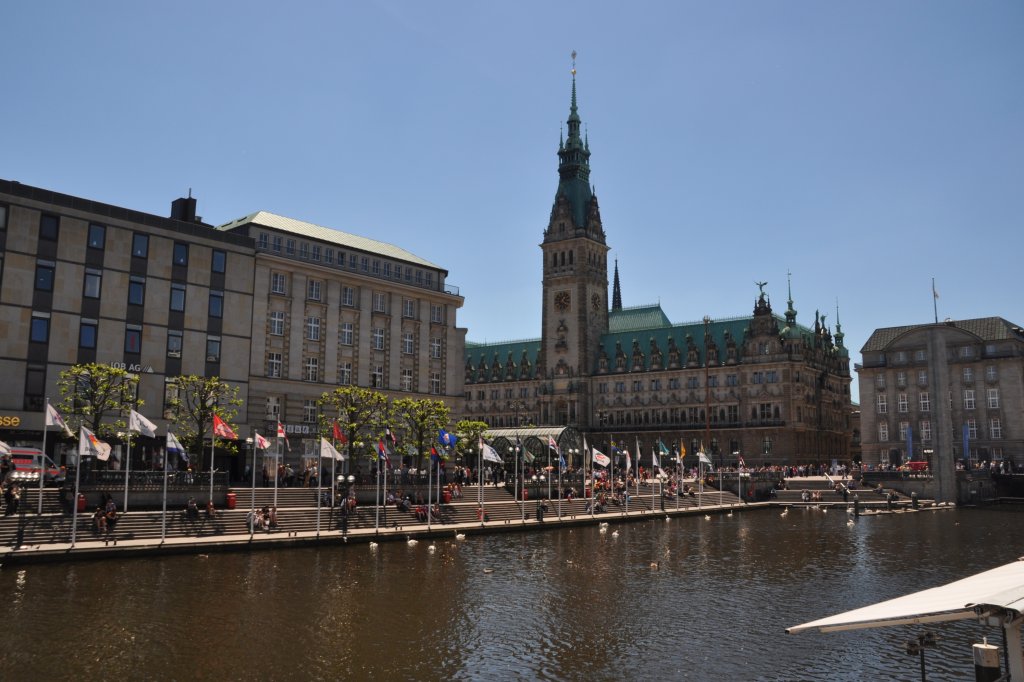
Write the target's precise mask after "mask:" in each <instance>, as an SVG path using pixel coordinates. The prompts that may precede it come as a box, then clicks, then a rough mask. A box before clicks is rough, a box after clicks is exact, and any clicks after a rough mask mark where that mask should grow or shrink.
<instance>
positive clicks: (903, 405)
mask: <svg viewBox="0 0 1024 682" xmlns="http://www.w3.org/2000/svg"><path fill="white" fill-rule="evenodd" d="M907 404H908V401H907V394H906V393H900V395H899V398H898V399H897V407H896V409H897V410H899V411H900V412H906V411H907Z"/></svg>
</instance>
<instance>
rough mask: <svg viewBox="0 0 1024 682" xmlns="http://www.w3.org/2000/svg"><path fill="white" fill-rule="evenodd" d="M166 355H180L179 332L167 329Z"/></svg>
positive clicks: (178, 356)
mask: <svg viewBox="0 0 1024 682" xmlns="http://www.w3.org/2000/svg"><path fill="white" fill-rule="evenodd" d="M167 357H169V358H180V357H181V332H180V331H175V330H173V329H170V330H168V331H167Z"/></svg>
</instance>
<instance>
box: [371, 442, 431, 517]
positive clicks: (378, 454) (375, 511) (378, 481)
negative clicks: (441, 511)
mask: <svg viewBox="0 0 1024 682" xmlns="http://www.w3.org/2000/svg"><path fill="white" fill-rule="evenodd" d="M428 485H429V484H428ZM374 502H376V505H375V506H376V509H375V510H374V521H373V530H374V531H376V532H377V533H379V532H380V453H377V493H376V499H375V500H374ZM427 502H428V503H429V502H430V491H429V489H428V491H427ZM427 518H428V519H429V518H430V514H429V513H428V514H427Z"/></svg>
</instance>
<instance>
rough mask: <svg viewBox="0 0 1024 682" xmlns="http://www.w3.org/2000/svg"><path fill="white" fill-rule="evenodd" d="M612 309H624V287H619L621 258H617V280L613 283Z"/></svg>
mask: <svg viewBox="0 0 1024 682" xmlns="http://www.w3.org/2000/svg"><path fill="white" fill-rule="evenodd" d="M612 310H622V289H621V288H620V287H619V259H618V258H616V259H615V280H614V283H613V284H612Z"/></svg>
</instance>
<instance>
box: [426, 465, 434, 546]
mask: <svg viewBox="0 0 1024 682" xmlns="http://www.w3.org/2000/svg"><path fill="white" fill-rule="evenodd" d="M433 493H434V462H433V461H431V458H430V455H427V530H430V516H431V514H430V498H431V497H433Z"/></svg>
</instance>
